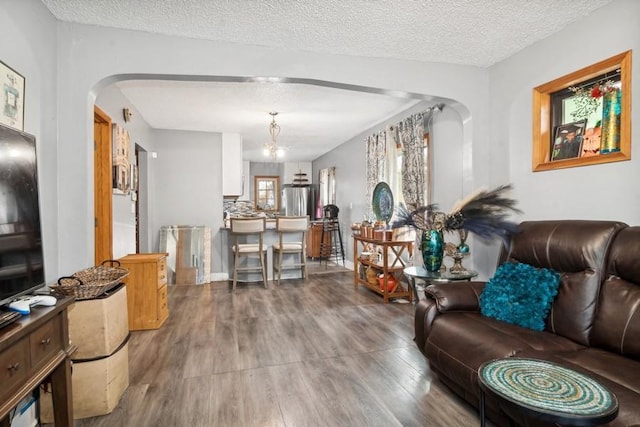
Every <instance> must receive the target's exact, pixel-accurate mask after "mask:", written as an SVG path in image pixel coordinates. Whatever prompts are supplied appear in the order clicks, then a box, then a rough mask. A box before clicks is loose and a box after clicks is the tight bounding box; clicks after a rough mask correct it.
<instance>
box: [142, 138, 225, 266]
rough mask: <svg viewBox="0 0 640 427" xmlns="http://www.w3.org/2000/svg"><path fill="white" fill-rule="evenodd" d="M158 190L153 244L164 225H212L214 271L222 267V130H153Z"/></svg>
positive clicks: (155, 173) (151, 160)
mask: <svg viewBox="0 0 640 427" xmlns="http://www.w3.org/2000/svg"><path fill="white" fill-rule="evenodd" d="M152 134H153V138H154V140H155V149H156V152H157V153H158V157H157V158H155V159H150V160H149V161H150V162H151V163H152V164H153V170H154V174H153V176H152V180H153V181H154V182H155V188H156V194H155V205H154V206H153V210H154V211H155V218H154V221H153V223H152V224H151V229H152V230H155V234H154V237H153V241H154V244H153V247H154V248H155V250H157V248H158V234H159V232H160V227H161V226H163V225H203V226H207V227H211V237H212V242H211V246H212V251H211V252H212V253H211V257H212V264H211V271H212V273H218V272H220V271H221V268H222V265H221V261H220V260H221V259H222V254H221V253H220V248H221V246H222V243H221V241H220V239H221V237H220V233H221V232H220V227H221V226H222V225H223V220H222V171H221V168H220V165H221V157H222V136H221V134H219V133H207V132H186V131H168V130H154V131H153V132H152Z"/></svg>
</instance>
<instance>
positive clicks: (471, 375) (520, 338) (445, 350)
mask: <svg viewBox="0 0 640 427" xmlns="http://www.w3.org/2000/svg"><path fill="white" fill-rule="evenodd" d="M581 348H583V347H582V346H581V345H579V344H577V343H575V342H573V341H571V340H569V339H567V338H564V337H561V336H558V335H554V334H552V333H549V332H544V331H543V332H537V331H533V330H531V329H526V328H522V327H520V326H516V325H511V324H509V323H504V322H500V321H498V320H495V319H492V318H489V317H484V316H482V315H481V314H480V313H477V312H476V313H472V312H459V313H456V312H448V313H447V314H446V315H444V316H438V317H436V319H435V320H434V324H433V328H432V330H431V333H430V334H429V337H428V338H427V342H426V345H425V355H426V356H427V358H428V359H429V362H430V364H431V367H432V368H433V369H434V370H436V371H437V372H440V373H442V374H444V375H445V376H447V377H448V378H450V379H451V380H452V381H454V382H456V383H458V384H459V385H460V386H462V387H465V388H472V389H475V390H477V388H478V387H477V384H478V380H477V374H476V373H477V371H478V368H479V367H480V365H481V364H482V363H484V362H486V361H487V360H491V359H496V358H501V357H512V356H519V355H520V354H521V353H522V352H532V351H540V352H565V351H567V352H568V351H576V350H578V349H581Z"/></svg>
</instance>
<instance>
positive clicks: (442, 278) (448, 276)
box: [403, 266, 478, 303]
mask: <svg viewBox="0 0 640 427" xmlns="http://www.w3.org/2000/svg"><path fill="white" fill-rule="evenodd" d="M403 273H404V275H405V276H407V278H408V279H409V284H410V285H411V287H412V288H413V293H414V295H415V296H416V303H418V302H419V301H420V298H419V297H418V292H417V291H416V279H422V280H424V281H425V282H429V283H435V282H455V281H458V280H471V279H473V278H474V277H476V276H477V275H478V273H477V272H475V271H466V272H464V273H451V272H450V271H428V270H427V269H426V268H424V267H417V266H412V267H407V268H405V269H404V270H403Z"/></svg>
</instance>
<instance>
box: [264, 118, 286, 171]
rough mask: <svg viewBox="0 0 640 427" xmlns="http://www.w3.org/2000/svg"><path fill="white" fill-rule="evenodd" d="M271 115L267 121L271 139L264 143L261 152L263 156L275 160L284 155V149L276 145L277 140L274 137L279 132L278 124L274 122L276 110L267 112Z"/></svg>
mask: <svg viewBox="0 0 640 427" xmlns="http://www.w3.org/2000/svg"><path fill="white" fill-rule="evenodd" d="M269 114H270V115H271V123H269V135H270V136H271V141H269V142H268V143H265V144H264V147H263V152H264V155H265V156H270V157H271V158H272V159H273V160H277V159H278V158H279V157H283V156H284V150H283V149H282V148H279V147H278V142H277V141H276V138H277V137H278V135H279V134H280V125H278V124H277V123H276V116H277V115H278V113H277V112H275V111H272V112H270V113H269Z"/></svg>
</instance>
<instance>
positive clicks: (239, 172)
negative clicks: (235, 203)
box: [222, 133, 245, 196]
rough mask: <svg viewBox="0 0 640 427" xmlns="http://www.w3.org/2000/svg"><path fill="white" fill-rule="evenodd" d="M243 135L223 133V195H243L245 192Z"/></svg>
mask: <svg viewBox="0 0 640 427" xmlns="http://www.w3.org/2000/svg"><path fill="white" fill-rule="evenodd" d="M244 181H245V176H244V170H243V164H242V135H240V134H238V133H223V134H222V195H223V196H241V195H242V194H243V193H244Z"/></svg>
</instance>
